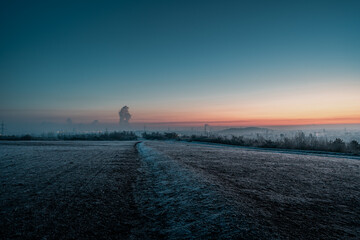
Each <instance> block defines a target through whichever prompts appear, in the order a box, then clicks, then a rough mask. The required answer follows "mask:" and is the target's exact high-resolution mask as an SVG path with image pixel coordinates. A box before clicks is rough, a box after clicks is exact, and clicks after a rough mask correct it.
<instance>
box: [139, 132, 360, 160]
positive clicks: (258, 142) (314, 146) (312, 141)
mask: <svg viewBox="0 0 360 240" xmlns="http://www.w3.org/2000/svg"><path fill="white" fill-rule="evenodd" d="M143 137H144V138H145V139H150V140H185V141H190V142H191V141H197V142H210V143H221V144H228V145H236V146H246V147H259V148H281V149H296V150H310V151H326V152H338V153H351V154H356V155H360V144H359V143H358V142H357V141H355V140H353V141H351V142H348V143H346V142H344V141H343V140H342V139H340V138H336V139H335V140H327V139H325V138H319V137H316V136H314V135H312V134H309V135H308V136H306V135H305V133H303V132H298V133H296V134H295V136H294V137H282V138H280V139H277V140H270V139H266V138H264V137H263V136H261V135H258V136H257V137H256V138H245V137H243V136H232V137H226V136H215V135H211V136H198V135H192V136H179V135H178V134H176V133H159V132H153V133H144V134H143Z"/></svg>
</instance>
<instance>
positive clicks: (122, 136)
mask: <svg viewBox="0 0 360 240" xmlns="http://www.w3.org/2000/svg"><path fill="white" fill-rule="evenodd" d="M137 138H138V137H137V136H136V134H135V133H134V132H127V131H122V132H116V131H115V132H110V133H107V132H106V133H81V134H58V135H57V136H54V137H44V136H43V137H37V136H31V135H30V134H26V135H22V136H15V135H12V136H0V140H8V141H29V140H66V141H76V140H81V141H129V140H137Z"/></svg>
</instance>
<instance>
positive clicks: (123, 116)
mask: <svg viewBox="0 0 360 240" xmlns="http://www.w3.org/2000/svg"><path fill="white" fill-rule="evenodd" d="M119 117H120V124H121V125H127V124H129V121H130V119H131V114H130V113H129V107H128V106H124V107H122V108H121V110H120V112H119Z"/></svg>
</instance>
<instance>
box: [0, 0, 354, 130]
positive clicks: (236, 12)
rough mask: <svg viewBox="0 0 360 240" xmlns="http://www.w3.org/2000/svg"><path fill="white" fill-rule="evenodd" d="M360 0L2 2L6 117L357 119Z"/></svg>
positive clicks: (0, 77)
mask: <svg viewBox="0 0 360 240" xmlns="http://www.w3.org/2000/svg"><path fill="white" fill-rule="evenodd" d="M359 12H360V1H344V0H342V1H340V0H339V1H332V0H327V1H314V0H312V1H291V0H288V1H256V0H255V1H194V0H191V1H169V0H168V1H65V0H62V1H48V0H47V1H16V0H9V1H1V3H0V31H1V37H0V81H1V85H0V120H4V121H8V122H9V121H18V122H21V121H28V122H31V121H33V122H36V121H38V122H41V121H58V122H59V121H62V122H64V121H65V119H66V118H68V117H71V118H72V119H73V121H74V122H91V121H93V120H95V119H97V120H99V121H100V122H116V121H117V120H118V116H117V112H118V111H119V109H120V108H121V107H122V106H124V105H128V106H129V107H130V112H131V113H132V115H133V121H134V122H180V123H183V122H190V123H192V122H194V123H195V122H196V123H199V122H211V123H213V124H220V125H221V124H223V125H286V124H321V123H360V14H359Z"/></svg>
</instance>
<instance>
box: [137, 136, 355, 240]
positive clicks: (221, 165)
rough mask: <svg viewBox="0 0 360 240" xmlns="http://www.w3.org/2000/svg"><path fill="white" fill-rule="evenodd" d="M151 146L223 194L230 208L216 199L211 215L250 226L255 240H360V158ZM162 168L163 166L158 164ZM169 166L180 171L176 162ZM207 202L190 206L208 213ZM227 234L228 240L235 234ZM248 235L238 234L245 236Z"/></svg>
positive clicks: (180, 144)
mask: <svg viewBox="0 0 360 240" xmlns="http://www.w3.org/2000/svg"><path fill="white" fill-rule="evenodd" d="M144 145H145V146H146V148H148V149H153V150H155V151H156V152H157V154H158V155H161V156H162V157H161V158H160V157H157V158H155V159H165V158H166V159H171V161H170V160H169V162H171V164H173V163H172V162H175V163H176V166H177V168H179V169H181V171H182V172H187V173H189V174H190V173H191V175H192V177H193V178H195V179H196V181H195V182H196V183H194V186H196V184H201V185H202V186H207V189H211V190H213V191H211V190H209V191H210V192H217V193H218V194H217V195H216V196H219V195H220V196H221V197H220V199H221V203H222V204H224V205H219V204H217V202H215V201H210V204H214V207H219V209H218V210H217V211H209V212H208V213H209V214H210V215H215V214H216V213H218V214H219V215H220V217H225V220H224V221H227V220H229V221H235V222H236V224H240V226H242V224H241V223H242V222H243V221H244V223H245V226H249V225H250V226H251V227H250V230H251V231H250V232H253V233H254V234H255V235H256V237H255V238H263V239H264V238H265V239H267V238H269V236H271V238H281V239H284V238H285V239H286V238H288V239H339V238H341V239H359V238H360V161H359V159H349V158H341V157H335V156H334V157H331V156H316V155H312V154H299V153H278V152H276V151H262V150H254V149H246V148H236V147H235V148H234V147H227V146H218V145H206V144H195V143H183V142H156V141H152V142H150V141H148V142H145V143H144ZM145 155H149V154H145ZM161 162H163V160H162V161H159V160H157V164H159V165H160V163H161ZM168 168H170V169H174V168H172V167H170V164H168ZM169 171H171V170H169ZM179 172H180V171H179ZM178 175H181V172H180V173H178ZM185 179H186V177H185ZM179 181H180V182H181V180H179ZM176 184H177V183H175V185H176ZM190 184H191V183H190ZM165 189H166V187H165V185H164V190H165ZM160 194H161V192H160ZM198 194H202V191H201V190H199V191H198ZM163 195H164V194H163ZM195 195H196V194H193V195H192V196H195ZM175 196H176V195H175ZM187 196H189V195H187ZM175 198H176V197H175ZM192 199H193V198H192ZM207 204H208V202H207V201H198V202H197V201H196V200H194V201H193V202H191V203H190V204H189V207H192V208H195V209H199V211H202V210H203V209H204V205H205V208H206V207H207ZM227 208H230V209H231V211H232V213H233V217H231V216H230V217H229V214H228V212H226V209H227ZM178 211H180V212H181V211H182V208H179V209H178ZM238 216H240V218H238ZM227 217H228V218H227ZM234 219H235V220H234ZM239 222H240V223H239ZM212 223H215V224H216V222H211V221H210V224H212ZM259 226H261V228H259ZM257 229H260V232H259V231H257ZM223 230H224V231H225V232H223V234H224V235H226V231H228V230H231V231H234V229H230V228H223ZM248 230H249V229H248V228H246V227H245V228H244V229H241V228H240V229H236V230H235V231H234V232H232V233H235V234H240V235H237V236H241V234H242V233H243V232H244V231H247V232H248ZM257 234H258V235H257Z"/></svg>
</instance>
